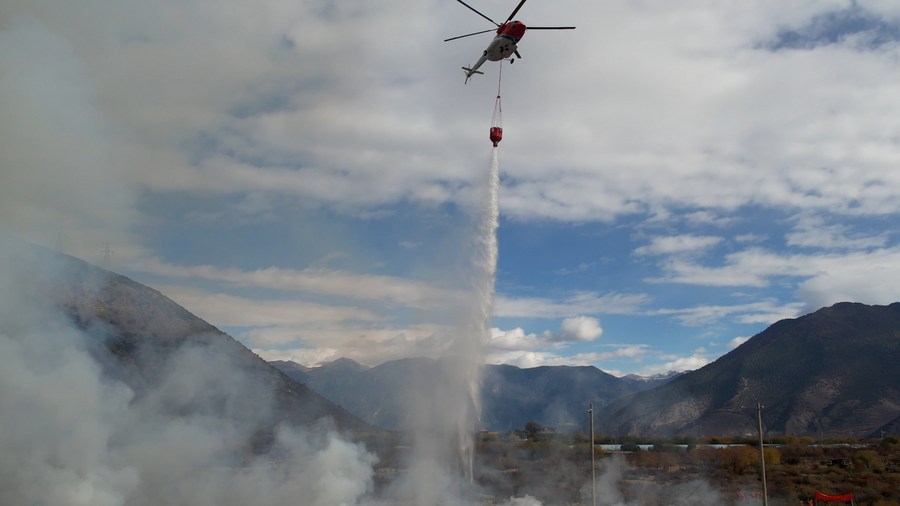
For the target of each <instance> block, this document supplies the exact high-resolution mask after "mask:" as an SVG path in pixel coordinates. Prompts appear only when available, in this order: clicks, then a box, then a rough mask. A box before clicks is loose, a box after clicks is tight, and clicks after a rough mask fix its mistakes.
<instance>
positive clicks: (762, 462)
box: [756, 401, 769, 506]
mask: <svg viewBox="0 0 900 506" xmlns="http://www.w3.org/2000/svg"><path fill="white" fill-rule="evenodd" d="M762 408H763V407H762V404H760V403H759V401H756V423H757V424H758V425H759V464H760V469H761V470H762V486H763V489H762V500H763V506H769V497H768V493H767V492H766V453H765V451H764V449H763V431H762Z"/></svg>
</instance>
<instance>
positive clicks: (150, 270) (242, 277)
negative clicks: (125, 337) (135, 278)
mask: <svg viewBox="0 0 900 506" xmlns="http://www.w3.org/2000/svg"><path fill="white" fill-rule="evenodd" d="M131 268H133V269H135V270H138V271H141V272H144V273H147V274H153V275H158V276H167V277H173V278H180V279H200V280H206V281H215V282H219V283H225V284H227V285H229V286H232V287H254V288H269V289H275V290H284V291H295V292H309V293H314V294H318V295H334V296H339V297H345V298H349V299H357V300H376V301H387V302H389V303H391V304H400V305H403V306H407V307H413V308H420V309H426V308H438V307H442V306H447V305H449V304H453V303H458V302H459V301H460V300H461V297H462V295H461V294H460V293H459V292H455V291H451V290H445V289H442V288H438V287H435V286H432V285H430V284H428V283H425V282H420V281H415V280H410V279H405V278H400V277H394V276H378V275H372V274H357V273H351V272H344V271H337V270H332V269H324V268H312V269H301V270H297V269H282V268H278V267H268V268H264V269H256V270H253V271H245V270H241V269H236V268H222V267H215V266H212V265H172V264H169V263H165V262H162V261H160V260H159V259H156V258H150V259H143V260H139V261H136V262H134V263H133V264H132V265H131Z"/></svg>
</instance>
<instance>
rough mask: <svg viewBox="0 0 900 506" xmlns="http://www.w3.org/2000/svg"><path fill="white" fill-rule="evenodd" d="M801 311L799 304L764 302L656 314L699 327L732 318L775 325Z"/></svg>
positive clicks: (695, 307)
mask: <svg viewBox="0 0 900 506" xmlns="http://www.w3.org/2000/svg"><path fill="white" fill-rule="evenodd" d="M801 309H802V304H800V303H788V304H779V303H778V302H776V301H774V300H764V301H760V302H751V303H747V304H735V305H730V306H729V305H702V306H694V307H688V308H683V309H659V310H656V311H655V313H656V314H660V315H672V316H674V317H675V318H677V319H678V320H679V321H680V322H681V323H682V324H684V325H688V326H691V327H700V326H704V325H710V324H713V323H717V322H719V321H721V320H724V319H726V318H734V319H735V320H736V321H738V322H740V323H767V324H771V323H775V322H777V321H779V320H783V319H785V318H795V317H797V316H798V315H799V313H800V310H801Z"/></svg>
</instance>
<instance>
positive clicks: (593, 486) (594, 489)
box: [588, 403, 597, 506]
mask: <svg viewBox="0 0 900 506" xmlns="http://www.w3.org/2000/svg"><path fill="white" fill-rule="evenodd" d="M588 415H590V419H591V506H597V479H596V474H595V471H594V404H593V403H591V404H588Z"/></svg>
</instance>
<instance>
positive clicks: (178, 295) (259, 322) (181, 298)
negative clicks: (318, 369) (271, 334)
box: [156, 285, 383, 327]
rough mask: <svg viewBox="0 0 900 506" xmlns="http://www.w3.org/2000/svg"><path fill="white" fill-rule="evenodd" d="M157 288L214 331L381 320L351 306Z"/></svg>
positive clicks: (175, 288)
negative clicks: (212, 326)
mask: <svg viewBox="0 0 900 506" xmlns="http://www.w3.org/2000/svg"><path fill="white" fill-rule="evenodd" d="M156 288H157V289H158V290H160V292H162V293H163V294H165V295H166V296H168V297H169V298H171V299H172V300H174V301H175V302H177V303H178V304H179V305H181V306H184V307H185V308H190V311H191V312H193V313H195V314H196V315H197V316H199V317H201V318H203V319H204V320H206V321H208V322H209V323H211V324H213V325H215V326H217V327H222V326H231V327H254V326H272V325H301V324H303V325H310V324H315V323H336V322H359V321H366V322H370V323H375V322H379V321H381V320H382V319H383V318H382V317H380V316H378V315H377V314H375V313H374V312H372V311H370V310H367V309H361V308H356V307H352V306H328V305H325V304H319V303H313V302H306V301H301V300H282V299H268V300H267V299H259V298H253V299H251V298H246V297H237V296H234V295H228V294H223V293H211V292H207V291H204V290H198V289H193V288H185V287H180V286H176V285H164V286H159V285H158V286H157V287H156Z"/></svg>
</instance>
